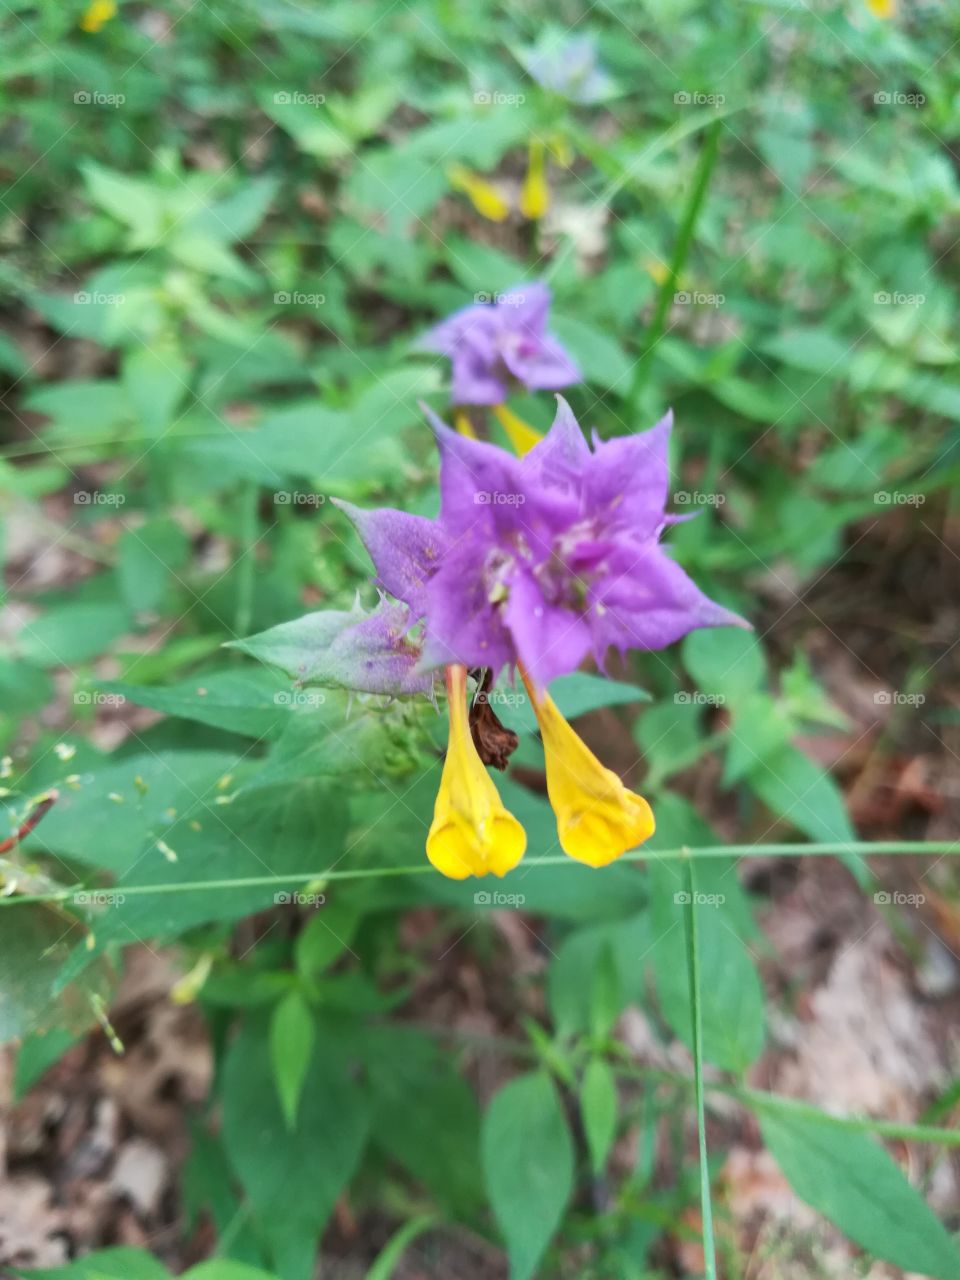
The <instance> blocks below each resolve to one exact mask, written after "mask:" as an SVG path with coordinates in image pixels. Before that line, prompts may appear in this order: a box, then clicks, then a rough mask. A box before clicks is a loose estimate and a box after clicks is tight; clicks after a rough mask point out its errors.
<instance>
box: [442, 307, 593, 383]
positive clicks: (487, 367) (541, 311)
mask: <svg viewBox="0 0 960 1280" xmlns="http://www.w3.org/2000/svg"><path fill="white" fill-rule="evenodd" d="M549 310H550V290H549V289H548V288H547V286H546V285H545V284H539V283H537V284H528V285H518V286H517V288H515V289H511V290H509V291H508V292H506V293H503V294H500V295H498V297H497V300H496V301H495V302H493V303H490V304H488V303H479V304H476V305H474V306H472V307H464V308H463V310H462V311H457V312H455V313H454V314H453V315H452V316H450V318H449V319H447V320H444V321H443V323H442V324H439V325H437V326H436V327H435V328H433V329H431V330H430V332H429V333H427V334H426V335H425V336H424V338H423V341H422V345H423V347H424V349H425V350H427V351H436V352H439V353H440V354H441V355H445V356H449V357H450V359H451V360H452V361H453V400H454V403H455V404H501V403H502V402H503V401H504V400H506V398H507V396H508V395H509V393H510V384H511V382H517V383H520V384H521V385H522V386H524V387H526V388H527V389H528V390H540V391H555V390H557V389H558V388H559V387H567V386H569V385H570V384H571V383H573V382H578V381H579V380H580V377H581V374H580V370H579V369H578V368H577V365H576V363H575V362H574V361H573V359H572V358H571V357H570V355H569V354H568V353H567V352H566V351H565V350H564V348H563V347H562V346H561V345H560V343H559V342H558V341H557V340H556V338H553V337H551V336H550V335H549V334H548V333H547V332H546V326H547V313H548V312H549Z"/></svg>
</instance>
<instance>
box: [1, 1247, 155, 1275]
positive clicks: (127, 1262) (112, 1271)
mask: <svg viewBox="0 0 960 1280" xmlns="http://www.w3.org/2000/svg"><path fill="white" fill-rule="evenodd" d="M19 1274H20V1275H21V1276H24V1277H25V1278H28V1280H170V1272H169V1271H168V1270H167V1269H166V1267H164V1266H162V1265H161V1263H159V1262H158V1261H157V1260H156V1258H154V1257H153V1255H152V1254H149V1253H145V1252H144V1251H143V1250H142V1249H98V1250H96V1251H95V1252H94V1253H88V1254H87V1256H86V1257H85V1258H81V1259H80V1260H79V1261H78V1262H71V1263H70V1265H69V1266H66V1267H54V1268H53V1269H52V1270H50V1269H47V1268H44V1269H42V1270H40V1271H20V1272H19Z"/></svg>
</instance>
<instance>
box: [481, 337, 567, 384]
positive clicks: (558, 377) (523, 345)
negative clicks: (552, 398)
mask: <svg viewBox="0 0 960 1280" xmlns="http://www.w3.org/2000/svg"><path fill="white" fill-rule="evenodd" d="M500 354H501V356H502V357H503V363H504V364H505V365H506V366H507V368H508V369H509V370H510V372H511V373H512V374H513V376H514V377H515V378H516V379H517V381H518V382H522V383H523V384H524V386H526V387H529V388H531V390H534V391H553V390H556V389H557V388H558V387H568V386H570V384H571V383H573V382H579V381H580V380H581V378H582V376H583V375H582V374H581V373H580V369H579V367H578V365H577V364H576V362H575V361H574V359H573V358H572V356H570V355H569V354H568V353H567V352H566V350H565V349H564V348H563V347H562V346H561V345H560V343H559V342H558V341H557V340H556V338H551V337H549V336H547V337H543V338H538V339H536V340H534V339H531V338H530V337H528V336H526V335H525V334H523V333H521V332H510V333H509V334H505V335H504V336H503V337H502V338H501V343H500Z"/></svg>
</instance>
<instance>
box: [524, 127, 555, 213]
mask: <svg viewBox="0 0 960 1280" xmlns="http://www.w3.org/2000/svg"><path fill="white" fill-rule="evenodd" d="M546 165H547V161H546V149H545V147H544V145H543V143H542V142H541V141H540V139H539V138H532V139H531V141H530V159H529V161H528V163H527V176H526V177H525V178H524V180H523V188H522V190H521V192H520V212H521V213H522V214H523V216H524V217H525V218H532V219H536V218H542V217H543V215H544V214H545V213H546V212H547V209H548V208H549V207H550V188H549V187H548V186H547V173H546Z"/></svg>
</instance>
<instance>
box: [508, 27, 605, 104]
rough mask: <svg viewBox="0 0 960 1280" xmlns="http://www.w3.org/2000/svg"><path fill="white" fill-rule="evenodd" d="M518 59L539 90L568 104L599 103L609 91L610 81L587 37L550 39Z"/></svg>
mask: <svg viewBox="0 0 960 1280" xmlns="http://www.w3.org/2000/svg"><path fill="white" fill-rule="evenodd" d="M519 57H520V61H521V62H522V63H523V65H524V67H526V69H527V71H528V72H529V74H530V75H531V76H532V77H533V79H534V80H536V82H537V83H538V84H539V85H540V86H541V87H542V88H544V89H549V90H550V91H551V92H552V93H559V94H560V95H561V96H562V97H564V98H569V99H570V101H571V102H580V103H590V102H600V101H602V99H604V98H607V97H609V96H610V94H611V92H612V91H613V81H612V80H611V79H610V77H609V76H608V75H607V73H606V71H604V70H603V68H602V67H600V65H599V64H598V62H597V47H596V45H595V43H594V41H593V39H592V37H591V36H570V37H564V38H563V39H556V38H550V39H548V40H546V41H545V42H543V43H541V44H540V45H538V46H537V47H536V48H534V49H528V50H525V51H523V52H521V53H520V54H519Z"/></svg>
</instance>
